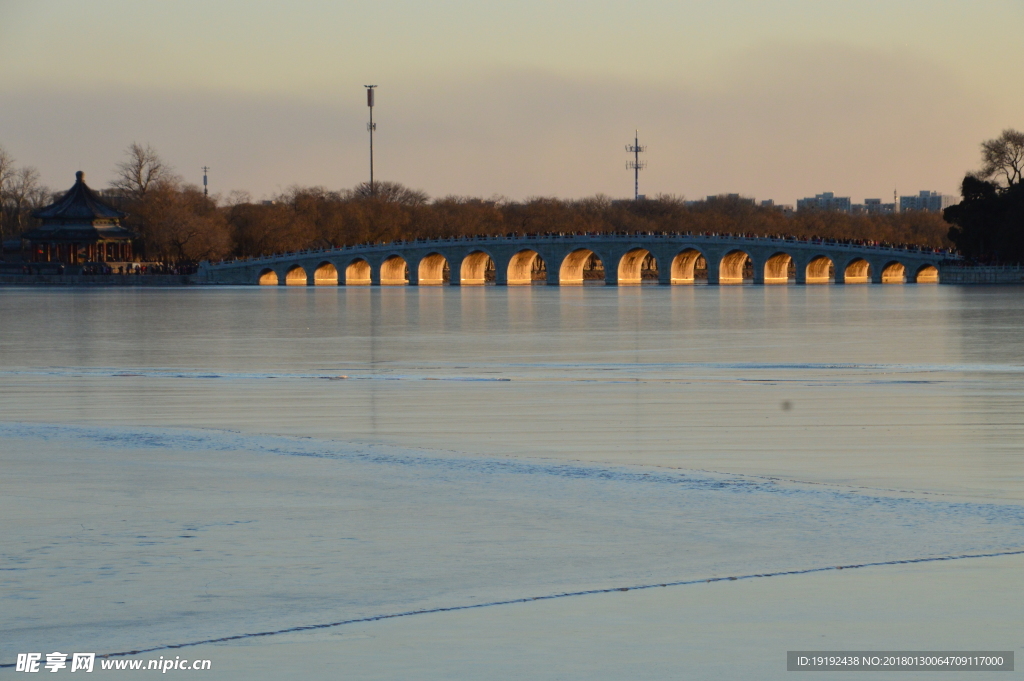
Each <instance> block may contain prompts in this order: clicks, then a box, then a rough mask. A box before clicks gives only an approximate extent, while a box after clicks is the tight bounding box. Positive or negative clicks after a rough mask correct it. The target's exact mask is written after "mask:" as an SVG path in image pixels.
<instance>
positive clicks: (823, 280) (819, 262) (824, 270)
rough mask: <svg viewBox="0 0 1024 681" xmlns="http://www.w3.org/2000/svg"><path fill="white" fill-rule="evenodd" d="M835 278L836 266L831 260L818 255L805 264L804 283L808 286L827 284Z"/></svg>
mask: <svg viewBox="0 0 1024 681" xmlns="http://www.w3.org/2000/svg"><path fill="white" fill-rule="evenodd" d="M835 276H836V266H835V264H834V263H833V262H832V259H831V258H829V257H827V256H824V255H819V256H818V257H816V258H814V259H813V260H811V261H810V262H809V263H807V271H806V272H805V279H804V281H805V282H806V283H808V284H829V283H831V282H832V281H833V280H834V279H835Z"/></svg>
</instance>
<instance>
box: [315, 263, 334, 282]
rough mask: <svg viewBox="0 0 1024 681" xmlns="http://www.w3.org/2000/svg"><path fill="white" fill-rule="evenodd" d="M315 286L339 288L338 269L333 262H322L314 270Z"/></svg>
mask: <svg viewBox="0 0 1024 681" xmlns="http://www.w3.org/2000/svg"><path fill="white" fill-rule="evenodd" d="M313 285H314V286H337V285H338V268H337V267H335V266H334V263H333V262H322V263H320V264H319V265H317V266H316V269H315V270H313Z"/></svg>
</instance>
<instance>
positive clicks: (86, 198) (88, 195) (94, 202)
mask: <svg viewBox="0 0 1024 681" xmlns="http://www.w3.org/2000/svg"><path fill="white" fill-rule="evenodd" d="M32 215H33V217H37V218H39V219H40V220H43V221H44V222H46V221H49V220H59V221H73V222H91V221H93V220H120V219H121V218H124V217H127V215H128V214H127V213H122V212H121V211H119V210H117V209H116V208H114V207H113V206H110V205H108V204H106V203H104V202H103V201H102V200H101V199H100V197H99V196H97V195H96V192H94V191H93V190H91V189H89V186H88V185H87V184H86V183H85V173H83V172H82V171H81V170H79V171H78V172H77V173H75V186H73V187H72V188H71V189H69V190H68V192H67V194H65V195H64V196H63V197H62V198H61V199H59V200H57V201H56V202H54V203H52V204H50V205H49V206H47V207H46V208H40V209H39V210H37V211H35V212H34V213H32Z"/></svg>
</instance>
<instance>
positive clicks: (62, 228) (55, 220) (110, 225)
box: [21, 170, 135, 265]
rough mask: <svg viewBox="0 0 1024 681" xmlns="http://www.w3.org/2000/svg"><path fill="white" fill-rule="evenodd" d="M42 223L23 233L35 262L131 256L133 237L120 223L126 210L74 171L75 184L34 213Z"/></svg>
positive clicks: (69, 262)
mask: <svg viewBox="0 0 1024 681" xmlns="http://www.w3.org/2000/svg"><path fill="white" fill-rule="evenodd" d="M32 216H33V217H35V218H37V219H39V221H40V222H41V223H42V224H41V225H40V226H39V227H37V228H36V229H33V230H31V231H28V232H26V233H24V234H22V235H21V238H22V239H27V240H28V241H29V242H30V243H31V244H32V261H33V262H61V263H64V264H66V265H79V264H84V263H88V262H125V261H128V260H131V259H132V238H133V237H134V236H135V235H134V234H133V233H132V232H130V231H128V230H127V229H125V228H124V227H122V226H121V220H122V219H123V218H125V217H126V214H125V213H122V212H121V211H119V210H117V209H116V208H114V207H112V206H110V205H108V204H106V203H104V202H103V201H102V200H100V197H99V196H98V195H97V194H96V192H94V191H93V190H91V189H89V187H88V186H87V185H86V184H85V173H83V172H82V171H81V170H79V171H78V172H77V173H75V185H74V186H73V187H72V188H71V189H69V190H68V191H67V193H66V194H64V196H63V197H61V198H60V199H58V200H57V201H55V202H54V203H52V204H51V205H49V206H47V207H46V208H41V209H39V210H37V211H36V212H34V213H33V214H32Z"/></svg>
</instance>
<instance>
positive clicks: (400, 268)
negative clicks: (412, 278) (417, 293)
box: [380, 255, 409, 286]
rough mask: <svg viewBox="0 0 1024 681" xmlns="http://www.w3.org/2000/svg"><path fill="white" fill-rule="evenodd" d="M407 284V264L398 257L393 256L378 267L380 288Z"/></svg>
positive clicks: (403, 259)
mask: <svg viewBox="0 0 1024 681" xmlns="http://www.w3.org/2000/svg"><path fill="white" fill-rule="evenodd" d="M408 283H409V263H407V262H406V261H405V258H403V257H402V256H400V255H393V256H391V257H390V258H388V259H386V260H385V261H384V262H383V263H381V266H380V285H381V286H405V285H406V284H408Z"/></svg>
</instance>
